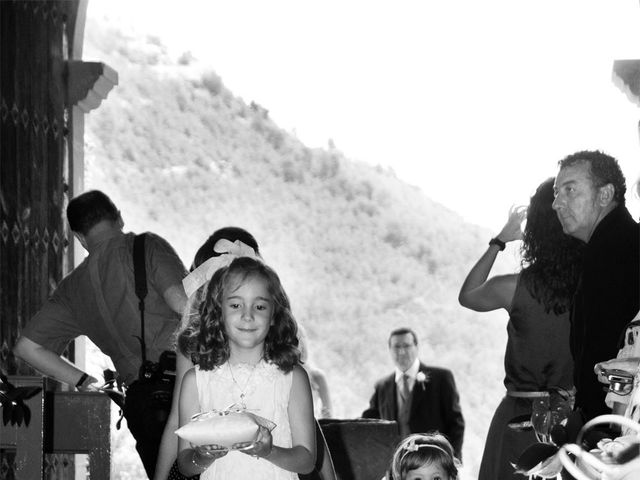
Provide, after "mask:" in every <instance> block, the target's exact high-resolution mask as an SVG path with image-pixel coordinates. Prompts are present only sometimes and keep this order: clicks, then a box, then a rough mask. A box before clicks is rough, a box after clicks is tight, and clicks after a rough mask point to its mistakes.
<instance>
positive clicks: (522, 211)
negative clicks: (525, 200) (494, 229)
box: [497, 205, 527, 243]
mask: <svg viewBox="0 0 640 480" xmlns="http://www.w3.org/2000/svg"><path fill="white" fill-rule="evenodd" d="M525 218H527V207H525V206H524V205H520V206H515V205H514V206H512V207H511V208H510V209H509V219H508V220H507V223H506V224H505V226H504V227H502V230H501V231H500V233H499V234H498V235H497V238H498V239H500V240H502V241H503V242H504V243H508V242H511V241H513V240H520V239H522V222H523V221H524V219H525Z"/></svg>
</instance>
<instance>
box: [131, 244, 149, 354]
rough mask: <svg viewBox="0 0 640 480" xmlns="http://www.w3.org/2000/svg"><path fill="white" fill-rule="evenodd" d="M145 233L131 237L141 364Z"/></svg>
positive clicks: (144, 292) (143, 348)
mask: <svg viewBox="0 0 640 480" xmlns="http://www.w3.org/2000/svg"><path fill="white" fill-rule="evenodd" d="M145 237H146V234H145V233H141V234H140V235H136V236H135V238H134V239H133V275H134V278H135V290H136V296H137V297H138V309H139V310H140V336H139V337H138V340H139V341H140V348H141V350H142V365H143V366H144V365H145V363H146V362H147V345H146V343H145V340H144V299H145V297H146V296H147V292H148V289H147V269H146V266H145V258H144V239H145Z"/></svg>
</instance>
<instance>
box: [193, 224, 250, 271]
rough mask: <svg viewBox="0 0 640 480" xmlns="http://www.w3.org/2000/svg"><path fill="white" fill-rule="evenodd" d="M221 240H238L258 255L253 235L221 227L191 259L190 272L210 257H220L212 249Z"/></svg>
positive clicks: (233, 228) (243, 230)
mask: <svg viewBox="0 0 640 480" xmlns="http://www.w3.org/2000/svg"><path fill="white" fill-rule="evenodd" d="M223 238H226V239H227V240H229V241H230V242H235V241H236V240H240V241H241V242H242V243H245V244H246V245H249V246H250V247H251V248H253V249H254V250H255V252H256V254H258V255H260V251H259V249H258V242H257V241H256V239H255V238H254V237H253V235H251V234H250V233H249V232H247V231H246V230H245V229H243V228H240V227H223V228H219V229H218V230H216V231H215V232H213V233H212V234H211V236H210V237H209V238H208V239H207V240H206V241H205V242H204V243H203V244H202V246H201V247H200V248H199V249H198V251H197V252H196V255H195V257H194V258H193V264H192V266H191V270H194V269H196V268H198V267H199V266H200V265H202V264H203V263H204V262H206V261H207V260H209V259H210V258H211V257H217V256H218V255H220V254H219V253H216V252H214V251H213V247H214V246H215V244H216V242H217V241H218V240H221V239H223Z"/></svg>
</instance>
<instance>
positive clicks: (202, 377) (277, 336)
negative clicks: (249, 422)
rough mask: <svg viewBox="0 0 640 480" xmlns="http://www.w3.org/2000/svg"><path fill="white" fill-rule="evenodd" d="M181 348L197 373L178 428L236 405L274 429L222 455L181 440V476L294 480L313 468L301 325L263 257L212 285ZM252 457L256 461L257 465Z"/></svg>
mask: <svg viewBox="0 0 640 480" xmlns="http://www.w3.org/2000/svg"><path fill="white" fill-rule="evenodd" d="M178 344H179V346H195V347H196V348H195V349H194V351H193V352H192V353H191V357H192V358H193V359H194V361H195V363H196V366H195V367H194V368H192V369H190V370H189V371H188V372H187V373H186V374H185V376H184V379H183V380H182V386H181V391H180V407H179V410H180V412H179V418H180V425H181V426H182V425H185V424H187V423H188V422H189V421H190V419H191V418H192V417H193V416H194V415H196V414H198V413H201V412H207V411H211V410H216V411H219V412H223V411H225V410H228V409H229V408H230V406H231V405H233V409H234V410H238V409H240V410H241V411H244V410H246V411H247V412H255V413H256V414H258V415H260V416H261V417H264V418H266V419H267V420H269V421H271V422H273V423H274V424H275V428H273V430H270V429H269V428H267V427H265V426H262V425H260V426H259V430H258V435H257V437H256V439H255V440H254V441H252V442H249V443H248V444H238V445H233V446H232V447H231V448H228V447H227V448H223V447H221V446H219V445H191V444H189V443H188V442H187V441H186V440H184V439H183V438H180V439H179V454H178V466H179V468H180V472H181V473H182V474H183V475H187V476H190V475H194V474H201V477H200V478H201V479H202V480H208V479H237V478H253V479H264V480H267V479H269V480H277V479H283V480H284V479H294V478H298V476H297V475H296V473H308V472H311V471H312V470H313V468H314V463H315V452H316V444H315V442H316V436H315V424H314V418H313V402H312V399H311V387H310V385H309V377H308V376H307V373H306V371H305V370H304V369H303V368H302V366H301V365H300V352H299V350H298V348H297V347H298V338H297V325H296V321H295V319H294V318H293V315H292V314H291V309H290V307H289V299H288V297H287V294H286V293H285V291H284V289H283V287H282V284H281V283H280V279H279V278H278V276H277V275H276V273H275V272H274V271H273V270H272V269H271V268H269V267H268V266H266V265H265V264H263V263H262V262H261V261H260V260H258V259H257V258H251V257H238V258H236V259H234V260H233V261H232V262H231V264H230V265H229V266H228V267H223V268H220V269H219V270H217V271H216V272H215V273H214V274H213V277H212V278H211V280H210V282H209V284H208V286H207V290H206V296H205V299H204V301H203V302H202V304H201V306H200V328H199V330H198V331H193V330H187V331H185V332H184V335H181V336H180V337H179V343H178ZM252 457H254V458H252Z"/></svg>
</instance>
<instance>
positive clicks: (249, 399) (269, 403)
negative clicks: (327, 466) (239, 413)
mask: <svg viewBox="0 0 640 480" xmlns="http://www.w3.org/2000/svg"><path fill="white" fill-rule="evenodd" d="M232 368H233V375H232V371H231V369H230V368H229V363H228V362H227V363H225V364H223V365H221V366H220V367H218V368H215V369H214V370H200V368H199V367H197V366H196V370H195V371H196V385H197V387H198V400H199V402H200V410H201V411H203V412H206V411H209V410H213V409H216V410H224V409H226V408H227V407H229V406H230V405H232V404H234V403H235V404H241V403H244V404H245V405H246V407H247V409H248V410H250V411H251V412H253V413H255V414H256V415H259V416H261V417H264V418H266V419H268V420H271V421H272V422H274V423H275V424H276V427H275V428H274V429H273V430H272V431H271V435H272V436H273V444H274V445H277V446H279V447H285V448H289V447H291V427H290V426H289V415H288V413H287V408H288V405H289V394H290V392H291V381H292V375H291V373H287V374H285V373H284V372H282V371H281V370H279V369H278V367H277V366H276V365H275V364H272V363H267V362H265V361H261V362H260V363H258V364H257V365H256V366H255V367H252V366H250V365H246V364H240V365H236V366H234V367H232ZM234 378H235V381H234ZM243 392H244V398H243V399H242V398H241V394H242V393H243ZM297 478H298V475H297V474H296V473H293V472H289V471H287V470H283V469H282V468H280V467H277V466H275V465H274V464H273V463H271V462H269V461H267V460H264V459H262V458H254V457H252V456H250V455H247V454H245V453H242V452H237V451H233V450H232V451H230V452H229V453H228V454H227V455H225V456H224V457H222V458H219V459H217V460H216V461H214V462H213V464H212V465H211V466H210V467H209V468H208V469H207V470H205V471H204V472H203V473H202V475H201V476H200V479H201V480H244V479H247V480H291V479H297Z"/></svg>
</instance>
